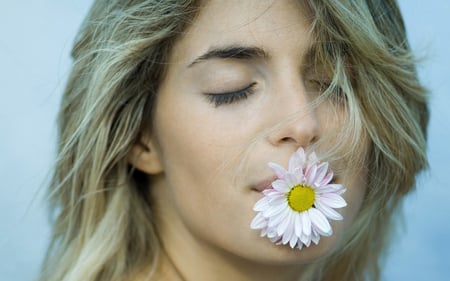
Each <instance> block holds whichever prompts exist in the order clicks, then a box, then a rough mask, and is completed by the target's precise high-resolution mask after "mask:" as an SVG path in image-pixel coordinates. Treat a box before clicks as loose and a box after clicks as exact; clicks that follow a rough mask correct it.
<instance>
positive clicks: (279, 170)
mask: <svg viewBox="0 0 450 281" xmlns="http://www.w3.org/2000/svg"><path fill="white" fill-rule="evenodd" d="M268 165H269V167H270V169H272V171H273V172H274V173H275V175H276V176H277V177H278V178H280V179H284V175H285V174H286V172H287V171H286V169H285V168H284V167H283V166H281V165H278V164H277V163H273V162H269V164H268Z"/></svg>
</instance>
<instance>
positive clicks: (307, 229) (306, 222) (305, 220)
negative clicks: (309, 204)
mask: <svg viewBox="0 0 450 281" xmlns="http://www.w3.org/2000/svg"><path fill="white" fill-rule="evenodd" d="M300 216H301V218H302V226H303V234H305V235H306V236H309V235H311V220H310V218H309V216H308V212H307V211H305V212H301V213H300Z"/></svg>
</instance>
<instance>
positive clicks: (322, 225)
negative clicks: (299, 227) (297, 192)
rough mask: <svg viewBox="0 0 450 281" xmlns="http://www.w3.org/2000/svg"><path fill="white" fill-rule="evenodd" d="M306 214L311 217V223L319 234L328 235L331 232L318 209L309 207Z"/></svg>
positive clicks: (325, 219)
mask: <svg viewBox="0 0 450 281" xmlns="http://www.w3.org/2000/svg"><path fill="white" fill-rule="evenodd" d="M308 215H309V217H310V218H311V223H312V224H313V225H314V226H315V227H316V229H317V230H318V231H319V233H320V234H322V235H329V234H330V233H331V225H330V223H329V222H328V220H327V218H326V217H325V216H324V215H323V214H322V213H321V212H320V211H319V210H317V209H315V208H311V209H309V210H308Z"/></svg>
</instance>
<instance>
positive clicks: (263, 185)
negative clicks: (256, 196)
mask: <svg viewBox="0 0 450 281" xmlns="http://www.w3.org/2000/svg"><path fill="white" fill-rule="evenodd" d="M276 179H277V177H276V176H272V177H270V178H266V179H265V180H262V181H260V182H259V183H258V184H256V185H255V186H253V188H252V190H253V191H256V192H263V191H264V190H266V189H269V188H272V182H274V181H275V180H276Z"/></svg>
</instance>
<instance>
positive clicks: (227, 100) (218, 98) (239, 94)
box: [206, 82, 256, 107]
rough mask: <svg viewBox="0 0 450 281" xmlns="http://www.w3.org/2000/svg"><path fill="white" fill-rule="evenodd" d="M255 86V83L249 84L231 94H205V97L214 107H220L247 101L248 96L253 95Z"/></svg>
mask: <svg viewBox="0 0 450 281" xmlns="http://www.w3.org/2000/svg"><path fill="white" fill-rule="evenodd" d="M255 85H256V82H254V83H251V84H250V85H248V86H247V87H245V88H243V89H241V90H238V91H233V92H225V93H207V94H206V97H207V98H208V100H209V101H210V102H211V103H213V104H214V106H215V107H218V106H221V105H223V104H232V103H236V102H239V101H241V100H244V99H247V98H248V96H249V95H251V94H253V93H254V86H255Z"/></svg>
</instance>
